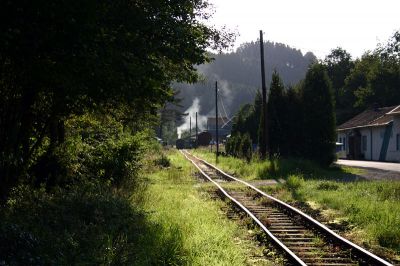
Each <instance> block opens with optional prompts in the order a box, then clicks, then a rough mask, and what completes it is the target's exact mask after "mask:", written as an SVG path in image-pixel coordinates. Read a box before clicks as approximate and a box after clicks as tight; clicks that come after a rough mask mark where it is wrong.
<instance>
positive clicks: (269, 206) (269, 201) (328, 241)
mask: <svg viewBox="0 0 400 266" xmlns="http://www.w3.org/2000/svg"><path fill="white" fill-rule="evenodd" d="M181 152H182V153H183V155H184V156H185V157H186V158H187V159H188V160H189V161H191V162H192V163H193V164H194V165H195V167H196V168H197V169H198V170H199V171H200V173H201V175H202V176H203V177H204V178H205V179H206V180H208V181H210V182H212V183H214V184H215V186H217V187H218V189H219V193H220V194H221V195H222V196H223V197H226V198H229V199H230V200H231V201H232V203H233V204H234V205H235V207H236V208H238V209H240V211H242V212H245V213H246V214H247V215H248V216H249V217H251V218H252V219H253V221H254V222H255V223H256V224H257V225H258V226H259V227H260V228H261V229H262V230H263V231H264V232H265V234H266V236H267V238H269V239H270V240H271V241H272V242H273V243H274V244H275V246H276V247H277V248H278V249H280V250H282V251H283V252H284V253H285V254H286V255H287V257H288V260H289V261H290V262H291V263H293V264H295V265H321V266H322V265H326V266H339V265H343V266H344V265H392V264H390V263H389V262H387V261H385V260H383V259H381V258H379V257H377V256H376V255H374V254H372V253H370V252H368V251H367V250H365V249H363V248H361V247H359V246H357V245H356V244H354V243H352V242H350V241H348V240H346V239H344V238H343V237H341V236H339V235H338V234H336V233H335V232H333V231H332V230H330V229H329V228H327V227H326V226H325V225H323V224H321V223H319V222H318V221H316V220H314V219H313V218H311V217H310V216H308V215H307V214H305V213H303V212H302V211H300V210H298V209H296V208H294V207H292V206H290V205H288V204H286V203H284V202H282V201H280V200H278V199H276V198H274V197H272V196H270V195H268V194H266V193H264V192H262V191H261V190H259V189H257V188H256V187H254V186H252V185H251V184H249V183H247V182H245V181H242V180H240V179H238V178H235V177H233V176H230V175H228V174H226V173H224V172H223V171H222V170H220V169H218V168H217V167H215V166H213V165H211V164H210V163H208V162H206V161H204V160H202V159H199V158H197V157H196V156H194V155H192V154H190V153H189V152H187V151H185V150H184V151H181Z"/></svg>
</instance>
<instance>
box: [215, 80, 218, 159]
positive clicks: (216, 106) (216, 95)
mask: <svg viewBox="0 0 400 266" xmlns="http://www.w3.org/2000/svg"><path fill="white" fill-rule="evenodd" d="M215 139H216V144H217V146H216V151H217V153H216V162H218V153H219V141H218V81H216V82H215Z"/></svg>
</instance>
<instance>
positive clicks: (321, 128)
mask: <svg viewBox="0 0 400 266" xmlns="http://www.w3.org/2000/svg"><path fill="white" fill-rule="evenodd" d="M399 84H400V33H399V32H396V33H395V34H394V35H393V36H392V38H391V39H390V40H389V42H388V43H387V44H385V45H380V46H379V47H378V48H376V49H375V50H374V51H372V52H367V53H365V54H364V55H363V56H362V57H361V58H360V59H357V60H352V58H351V56H350V54H349V53H347V52H346V51H345V50H343V49H342V48H336V49H333V50H332V51H331V53H330V54H329V55H328V56H327V57H326V58H325V60H322V61H320V62H318V63H315V64H312V65H311V66H310V67H309V69H308V71H307V73H306V76H305V79H304V80H302V81H300V82H299V83H298V84H296V85H295V86H286V87H285V85H284V83H283V81H282V78H281V77H280V75H279V74H278V71H275V72H274V73H273V74H272V77H271V83H270V86H269V94H268V104H267V108H268V117H267V124H268V136H269V153H270V156H274V155H278V156H284V157H302V158H306V159H311V160H314V161H316V162H318V163H320V164H321V165H329V164H330V163H331V162H332V161H333V160H334V159H335V154H334V152H335V141H336V132H335V129H336V124H341V123H343V122H345V121H346V120H347V119H350V118H351V117H352V116H354V115H356V114H357V113H358V112H360V111H362V110H364V109H365V108H369V107H372V106H373V105H380V106H390V105H398V104H400V90H399ZM261 108H262V107H261V95H260V93H259V92H258V93H257V95H256V97H255V100H254V103H253V104H245V105H243V106H242V107H241V108H240V110H239V111H238V112H237V114H236V117H235V119H234V124H233V128H232V136H234V137H233V138H231V139H230V140H229V141H228V143H227V146H228V147H229V148H228V150H227V151H228V153H229V154H231V155H234V156H242V157H246V156H243V154H244V153H243V152H242V151H241V149H240V145H237V144H236V143H240V142H241V140H240V139H241V138H243V136H245V137H246V138H248V137H249V138H250V139H251V142H252V143H254V144H259V143H260V140H259V136H260V134H261V133H260V132H261V131H260V130H261V129H260V121H261V120H260V119H261V117H260V114H261ZM336 122H337V123H336ZM247 158H248V156H247Z"/></svg>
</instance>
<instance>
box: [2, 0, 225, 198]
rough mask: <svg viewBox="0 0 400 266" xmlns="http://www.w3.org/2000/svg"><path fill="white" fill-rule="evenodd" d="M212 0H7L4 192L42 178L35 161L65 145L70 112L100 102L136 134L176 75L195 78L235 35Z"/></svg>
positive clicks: (46, 175)
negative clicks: (214, 16)
mask: <svg viewBox="0 0 400 266" xmlns="http://www.w3.org/2000/svg"><path fill="white" fill-rule="evenodd" d="M207 7H208V3H207V1H202V0H185V1H142V0H139V1H133V2H132V1H112V2H109V1H92V0H85V1H83V2H82V1H73V0H66V1H56V2H48V1H34V2H32V1H25V0H17V1H1V3H0V39H1V40H2V41H1V43H0V188H1V191H0V197H1V198H3V199H4V198H5V197H6V195H7V194H8V192H9V190H10V188H12V187H14V186H15V185H16V184H18V183H19V182H21V181H24V180H26V179H35V178H36V177H34V176H33V175H32V173H31V172H30V169H33V168H35V165H36V164H37V163H38V161H37V159H38V158H39V157H40V155H42V154H47V155H46V156H48V157H49V158H50V157H52V156H53V154H54V153H57V151H56V150H57V149H58V146H60V145H62V144H63V142H64V141H65V121H66V120H68V119H69V117H70V116H71V115H80V114H82V113H85V112H88V111H90V110H97V109H98V108H99V106H100V107H102V108H104V109H106V110H107V111H109V112H111V113H114V112H116V113H117V115H118V120H120V121H123V126H124V127H128V128H130V129H131V130H132V131H134V132H136V131H138V130H141V129H143V126H142V125H143V124H148V122H149V121H151V119H152V118H151V116H153V117H154V115H155V114H156V111H157V109H158V108H159V107H160V106H161V105H163V104H164V103H165V102H166V101H168V100H170V99H171V98H172V96H173V91H172V89H171V88H170V84H171V82H173V81H178V82H183V81H185V82H194V81H196V80H197V78H198V77H197V73H196V71H194V65H197V64H202V63H205V62H208V61H209V59H208V57H207V54H206V48H208V47H212V48H223V47H224V46H225V45H226V43H227V42H226V41H227V40H228V39H229V38H230V37H231V35H230V34H225V33H222V32H219V31H217V30H215V29H214V28H211V27H208V26H206V25H205V24H204V22H203V21H205V20H206V19H207V18H208V17H209V14H208V11H207ZM146 127H148V126H146ZM47 142H48V145H47V144H46V143H47ZM46 160H47V159H46ZM47 161H48V160H47ZM42 169H43V168H42ZM41 175H42V177H41V178H45V179H48V178H51V173H41ZM52 182H54V181H52Z"/></svg>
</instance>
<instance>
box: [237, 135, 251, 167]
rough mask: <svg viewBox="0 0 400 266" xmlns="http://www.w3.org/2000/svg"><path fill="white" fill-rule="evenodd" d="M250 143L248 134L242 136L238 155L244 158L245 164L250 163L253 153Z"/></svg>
mask: <svg viewBox="0 0 400 266" xmlns="http://www.w3.org/2000/svg"><path fill="white" fill-rule="evenodd" d="M252 149H253V147H252V141H251V139H250V135H249V134H248V133H246V134H244V135H242V138H241V140H240V148H239V154H240V157H241V158H245V159H246V160H247V162H250V160H251V157H252V154H253V151H252Z"/></svg>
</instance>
